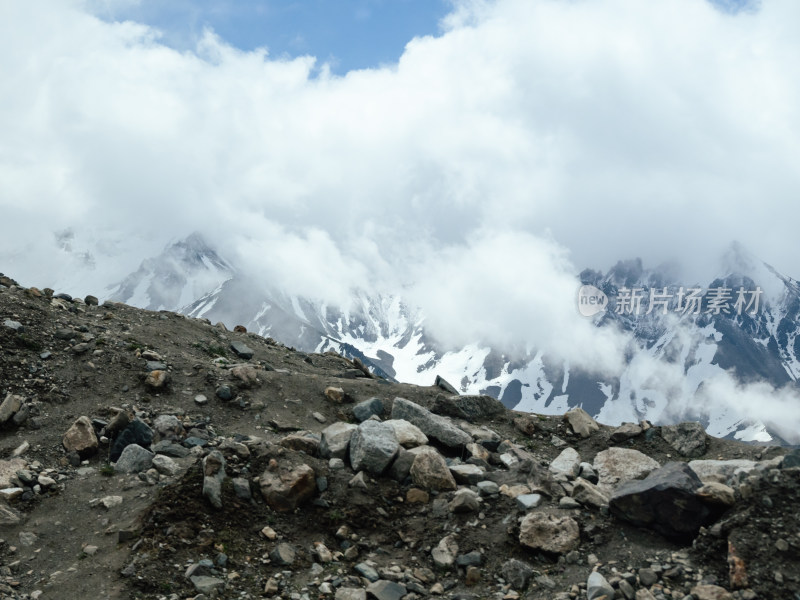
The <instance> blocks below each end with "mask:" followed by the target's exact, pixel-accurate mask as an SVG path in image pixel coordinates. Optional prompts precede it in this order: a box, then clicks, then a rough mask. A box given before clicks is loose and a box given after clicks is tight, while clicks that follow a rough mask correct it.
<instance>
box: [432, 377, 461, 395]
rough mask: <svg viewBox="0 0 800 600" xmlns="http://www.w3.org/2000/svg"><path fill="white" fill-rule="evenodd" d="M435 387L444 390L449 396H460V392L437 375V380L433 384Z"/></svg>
mask: <svg viewBox="0 0 800 600" xmlns="http://www.w3.org/2000/svg"><path fill="white" fill-rule="evenodd" d="M433 385H434V386H436V387H438V388H442V389H443V390H444V391H445V392H447V393H449V394H453V395H455V396H458V390H457V389H456V388H455V387H453V386H452V385H451V384H450V383H448V382H447V380H446V379H445V378H444V377H441V376H439V375H437V376H436V379H435V380H434V382H433Z"/></svg>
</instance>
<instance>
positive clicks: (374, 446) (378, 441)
mask: <svg viewBox="0 0 800 600" xmlns="http://www.w3.org/2000/svg"><path fill="white" fill-rule="evenodd" d="M399 447H400V444H398V443H397V438H396V437H395V435H394V429H392V427H390V426H389V425H386V424H385V423H381V422H378V421H364V422H363V423H361V425H359V426H358V429H356V431H355V432H353V436H352V437H351V438H350V465H351V466H352V467H353V470H355V471H361V470H364V471H367V472H368V473H369V474H371V475H376V476H377V475H381V474H382V473H383V472H384V471H386V469H387V468H388V467H389V465H390V464H391V462H392V460H393V459H394V457H395V455H396V454H397V451H398V448H399Z"/></svg>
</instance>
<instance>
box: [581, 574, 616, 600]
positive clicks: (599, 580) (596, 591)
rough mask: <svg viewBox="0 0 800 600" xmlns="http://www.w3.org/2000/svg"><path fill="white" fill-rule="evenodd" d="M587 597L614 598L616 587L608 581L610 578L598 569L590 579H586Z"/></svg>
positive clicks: (611, 599)
mask: <svg viewBox="0 0 800 600" xmlns="http://www.w3.org/2000/svg"><path fill="white" fill-rule="evenodd" d="M586 598H587V600H598V599H600V598H602V599H603V600H613V598H614V588H613V587H611V584H610V583H608V580H607V579H606V578H605V577H603V575H602V574H600V573H598V572H597V571H592V573H591V574H590V575H589V579H587V581H586Z"/></svg>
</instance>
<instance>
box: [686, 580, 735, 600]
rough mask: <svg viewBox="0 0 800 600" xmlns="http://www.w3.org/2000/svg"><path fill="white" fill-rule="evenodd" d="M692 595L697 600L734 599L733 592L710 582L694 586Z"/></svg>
mask: <svg viewBox="0 0 800 600" xmlns="http://www.w3.org/2000/svg"><path fill="white" fill-rule="evenodd" d="M692 597H693V598H696V599H697V600H733V594H731V593H730V592H729V591H728V590H726V589H725V588H723V587H720V586H718V585H708V584H701V585H696V586H694V587H693V588H692Z"/></svg>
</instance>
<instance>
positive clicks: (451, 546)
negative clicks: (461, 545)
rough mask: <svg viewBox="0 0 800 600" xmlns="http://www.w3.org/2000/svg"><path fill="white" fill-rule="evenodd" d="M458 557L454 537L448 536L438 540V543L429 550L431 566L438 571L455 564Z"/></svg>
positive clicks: (456, 543)
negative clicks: (433, 565)
mask: <svg viewBox="0 0 800 600" xmlns="http://www.w3.org/2000/svg"><path fill="white" fill-rule="evenodd" d="M457 555H458V542H457V541H456V536H455V535H453V534H450V535H448V536H446V537H443V538H442V539H441V540H439V543H438V544H436V546H435V547H434V548H433V549H432V550H431V556H432V557H433V564H435V565H436V566H437V567H439V568H440V569H448V568H450V567H452V566H453V564H454V563H455V562H456V556H457Z"/></svg>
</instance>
